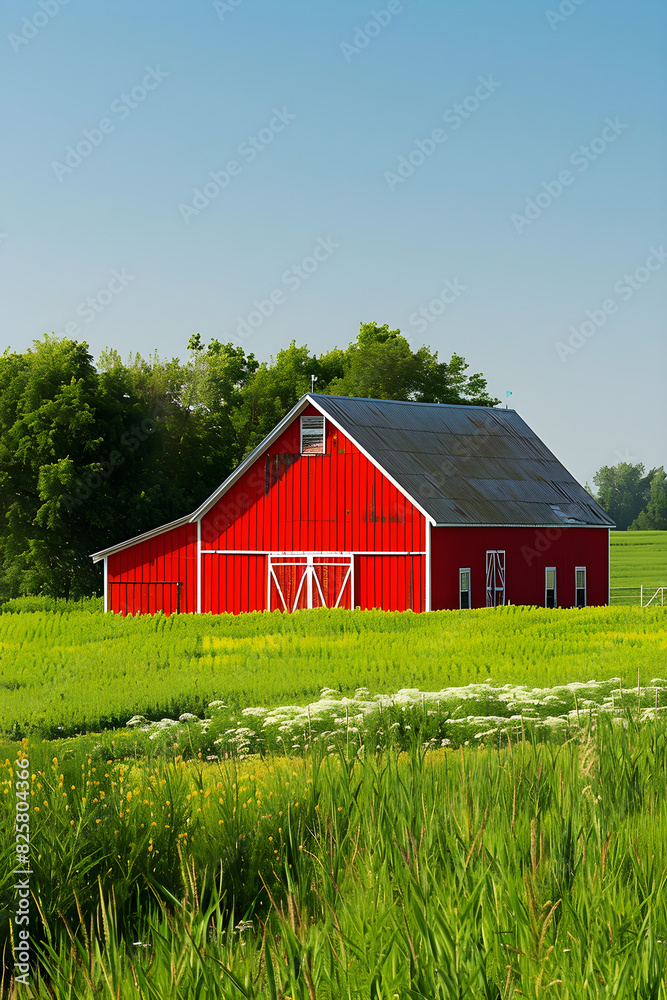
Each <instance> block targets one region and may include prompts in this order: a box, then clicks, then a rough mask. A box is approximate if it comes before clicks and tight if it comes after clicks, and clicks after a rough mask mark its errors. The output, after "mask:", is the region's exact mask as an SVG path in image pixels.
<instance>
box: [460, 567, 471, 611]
mask: <svg viewBox="0 0 667 1000" xmlns="http://www.w3.org/2000/svg"><path fill="white" fill-rule="evenodd" d="M459 607H460V608H469V607H470V570H469V569H460V570H459Z"/></svg>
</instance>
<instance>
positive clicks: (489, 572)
mask: <svg viewBox="0 0 667 1000" xmlns="http://www.w3.org/2000/svg"><path fill="white" fill-rule="evenodd" d="M489 556H491V559H490V560H489ZM500 556H502V559H501V558H500ZM496 571H498V572H496ZM498 579H500V580H501V581H502V587H499V586H498V585H497V580H498ZM489 580H493V586H491V587H490V586H489ZM498 591H501V593H502V595H503V600H502V607H504V606H505V604H506V601H507V581H506V576H505V549H487V550H486V607H487V608H497V607H498V604H497V603H496V594H497V592H498ZM491 592H493V604H489V594H490V593H491Z"/></svg>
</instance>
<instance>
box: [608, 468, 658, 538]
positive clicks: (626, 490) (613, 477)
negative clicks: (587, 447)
mask: <svg viewBox="0 0 667 1000" xmlns="http://www.w3.org/2000/svg"><path fill="white" fill-rule="evenodd" d="M593 483H594V484H595V487H596V491H595V492H593V496H594V497H595V499H596V500H597V502H598V503H599V504H600V506H601V507H603V508H604V510H606V512H607V513H608V514H609V516H610V517H611V518H613V520H614V521H615V522H616V527H617V528H618V529H619V530H621V531H626V530H627V531H667V475H665V469H664V467H663V466H660V467H658V468H655V469H650V470H649V472H646V471H645V469H644V466H643V465H642V463H641V462H639V463H638V464H637V465H633V464H632V463H631V462H619V463H618V465H611V466H609V465H603V466H602V468H601V469H599V470H598V471H597V472H596V473H595V475H594V476H593Z"/></svg>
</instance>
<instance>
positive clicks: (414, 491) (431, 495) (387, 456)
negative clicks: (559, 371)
mask: <svg viewBox="0 0 667 1000" xmlns="http://www.w3.org/2000/svg"><path fill="white" fill-rule="evenodd" d="M309 398H310V400H311V401H312V402H313V403H314V404H315V406H317V408H318V409H319V410H321V411H322V413H324V414H325V416H328V417H329V418H330V419H331V420H332V421H334V423H336V424H338V425H339V426H340V427H341V429H342V430H343V431H345V432H346V433H348V434H349V436H350V437H351V438H352V440H353V441H354V442H355V443H356V444H358V445H359V446H360V447H361V448H362V450H363V451H365V452H367V454H368V455H369V456H370V457H371V458H372V459H373V460H374V461H375V462H376V463H377V465H379V466H380V467H381V468H382V469H383V470H384V471H386V472H387V473H388V475H389V476H391V478H392V479H394V480H395V481H396V483H397V484H398V485H399V486H400V487H401V488H402V489H403V490H404V491H405V493H406V494H408V496H410V497H411V498H413V499H414V500H415V501H416V502H417V504H418V505H419V506H420V507H421V508H423V509H424V510H425V511H426V512H427V513H428V515H429V516H430V517H431V518H432V519H433V521H434V522H435V523H436V524H443V525H444V524H447V525H495V524H504V525H508V524H509V525H516V526H519V525H521V526H535V527H537V526H540V527H546V526H550V525H557V526H560V527H562V526H563V525H572V526H574V525H580V526H584V525H585V526H594V527H613V525H614V522H613V521H612V520H611V518H610V517H609V516H608V515H607V514H606V513H605V512H604V511H603V510H602V508H601V507H600V506H599V505H598V504H597V503H596V502H595V501H594V500H593V499H592V497H591V496H590V495H589V494H588V493H587V491H586V490H585V489H584V488H583V486H580V485H579V483H578V482H577V481H576V479H574V477H573V476H572V475H571V474H570V473H569V472H568V471H567V469H566V468H565V467H564V466H563V465H562V464H561V463H560V462H559V461H558V459H557V458H556V456H555V455H554V454H553V453H552V452H550V451H549V449H548V448H547V447H546V445H545V444H544V443H543V442H542V441H541V440H540V439H539V438H538V437H537V435H536V434H535V432H534V431H532V430H531V428H530V427H529V426H528V424H526V423H525V421H523V420H522V419H521V417H520V416H519V415H518V413H517V412H516V411H515V410H504V409H493V408H491V407H486V406H464V405H455V404H443V403H408V402H405V403H404V402H399V401H397V400H389V399H356V398H352V397H348V396H324V395H319V394H312V395H310V397H309Z"/></svg>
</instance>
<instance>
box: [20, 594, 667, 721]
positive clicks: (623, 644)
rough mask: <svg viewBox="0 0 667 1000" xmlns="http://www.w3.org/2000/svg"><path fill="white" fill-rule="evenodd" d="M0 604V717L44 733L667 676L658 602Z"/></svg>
mask: <svg viewBox="0 0 667 1000" xmlns="http://www.w3.org/2000/svg"><path fill="white" fill-rule="evenodd" d="M16 606H18V607H25V606H26V605H25V602H18V605H12V604H8V605H5V606H4V609H3V613H2V614H0V654H1V656H2V677H1V681H0V720H2V723H1V724H2V729H3V730H4V732H5V733H6V734H9V735H11V736H13V737H15V738H16V737H21V736H23V735H28V734H30V733H35V734H40V735H42V736H44V737H56V736H59V735H62V736H67V735H72V734H74V733H77V732H82V731H94V730H99V729H102V728H113V727H117V726H124V725H125V724H126V723H127V721H128V720H129V719H130V718H131V717H132V716H134V715H145V716H147V717H149V718H151V719H160V718H162V717H169V718H171V719H176V718H178V716H179V715H181V714H183V713H186V712H189V713H193V714H195V715H202V714H203V713H204V712H205V711H206V710H207V706H208V705H209V703H210V702H212V701H216V700H221V701H223V702H224V703H225V704H226V705H228V706H229V708H230V709H232V710H242V709H244V708H249V707H265V708H271V707H274V706H279V705H286V704H287V705H289V704H295V703H296V704H302V705H303V704H306V703H307V702H311V701H313V700H315V699H317V698H318V697H319V694H320V692H321V690H322V688H330V689H332V690H334V691H335V692H336V693H338V694H345V695H352V694H354V692H355V691H356V689H357V688H362V687H363V688H365V689H367V690H368V692H369V693H370V694H371V695H377V694H381V695H389V694H392V693H393V692H395V691H398V690H399V689H401V688H418V689H419V690H421V691H440V690H441V689H442V688H447V687H459V686H462V685H466V684H471V683H473V684H479V683H483V682H488V681H491V682H493V683H496V684H503V683H512V684H523V685H529V686H531V687H542V688H546V687H552V686H553V685H556V684H567V683H569V682H571V681H588V680H590V679H595V680H605V679H608V678H612V677H618V678H621V680H622V681H623V684H624V686H626V687H632V686H635V687H636V685H637V670H638V668H639V669H640V672H641V682H642V684H648V683H649V681H650V679H651V678H653V677H661V676H663V674H664V673H665V647H666V639H665V621H666V620H667V619H666V617H665V616H666V615H667V609H661V608H656V609H653V608H649V609H643V610H642V609H640V608H583V609H580V610H579V609H552V610H550V609H546V608H528V607H507V608H497V609H496V608H484V609H480V610H474V611H464V612H461V611H441V612H433V613H432V614H430V615H416V614H413V613H412V612H404V613H387V612H382V611H362V612H357V611H345V610H342V609H337V610H326V609H320V610H317V611H306V612H298V613H296V614H293V615H283V614H280V613H279V612H275V613H272V614H262V613H257V614H250V615H236V616H234V615H218V616H213V615H203V616H195V615H181V616H176V615H172V616H170V617H165V616H164V615H161V614H160V615H156V616H148V615H146V616H140V617H136V618H132V617H126V618H123V617H120V616H114V615H104V614H102V613H100V612H99V611H98V612H95V611H92V612H91V611H87V610H78V609H77V608H76V606H69V607H68V609H67V610H65V611H62V610H58V611H54V612H41V611H35V612H25V611H21V612H19V613H11V609H12V608H13V607H16Z"/></svg>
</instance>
